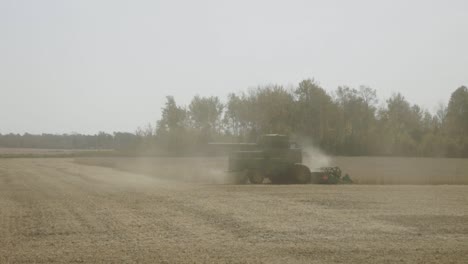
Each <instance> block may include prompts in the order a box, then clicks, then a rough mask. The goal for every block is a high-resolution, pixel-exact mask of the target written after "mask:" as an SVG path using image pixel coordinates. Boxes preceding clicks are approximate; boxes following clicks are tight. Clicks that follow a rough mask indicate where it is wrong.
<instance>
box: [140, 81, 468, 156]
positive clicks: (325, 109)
mask: <svg viewBox="0 0 468 264" xmlns="http://www.w3.org/2000/svg"><path fill="white" fill-rule="evenodd" d="M152 131H153V130H152V129H147V130H146V133H143V134H144V135H145V136H146V137H149V138H152V139H153V142H154V143H155V144H156V145H157V146H158V148H161V149H164V150H165V151H167V152H173V153H184V152H187V151H189V152H190V151H193V150H194V149H195V150H196V149H200V148H203V146H205V145H206V143H207V142H210V141H217V140H218V141H231V142H243V141H244V142H245V141H249V142H252V141H255V139H256V138H257V137H258V136H259V135H261V134H266V133H280V134H287V135H290V136H291V137H292V138H294V139H296V140H297V141H299V142H302V143H306V144H313V145H315V146H317V147H320V148H321V149H322V150H324V151H326V152H327V153H329V154H333V155H349V156H355V155H384V156H432V157H468V89H467V87H465V86H462V87H459V88H458V89H456V90H455V91H454V92H453V93H452V95H451V98H450V101H449V102H448V105H440V106H439V108H438V109H437V111H436V112H435V113H431V112H430V111H428V110H426V109H423V108H421V107H420V106H418V105H416V104H412V103H410V102H409V101H408V100H406V98H405V97H404V96H403V95H402V94H400V93H396V94H394V95H392V96H391V97H390V98H388V99H387V100H385V101H384V102H383V103H380V104H379V100H378V97H377V93H376V90H375V89H372V88H370V87H366V86H361V87H359V88H351V87H347V86H342V87H338V88H337V89H336V90H335V91H333V92H331V93H328V92H327V91H326V90H325V89H323V88H322V87H321V86H320V85H319V84H318V83H317V82H316V81H314V80H313V79H307V80H304V81H302V82H300V83H299V84H298V85H297V87H294V88H285V87H283V86H280V85H266V86H260V87H256V88H253V89H249V90H248V91H245V92H239V93H231V94H229V95H228V97H227V100H226V102H225V103H223V102H222V101H221V100H220V99H219V98H218V97H200V96H195V97H194V98H193V99H192V101H191V102H190V104H189V105H188V106H182V105H177V104H176V101H175V99H174V98H173V97H172V96H168V97H167V99H166V104H165V106H164V107H163V109H162V117H161V119H160V120H159V121H158V122H157V125H156V129H155V130H154V133H152Z"/></svg>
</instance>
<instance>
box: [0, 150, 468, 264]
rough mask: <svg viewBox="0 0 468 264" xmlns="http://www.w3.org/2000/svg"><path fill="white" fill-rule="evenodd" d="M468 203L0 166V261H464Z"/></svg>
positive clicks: (463, 194)
mask: <svg viewBox="0 0 468 264" xmlns="http://www.w3.org/2000/svg"><path fill="white" fill-rule="evenodd" d="M108 161H109V160H108ZM120 161H122V160H120ZM99 162H100V161H99ZM112 162H113V164H114V166H120V164H121V162H118V163H116V162H115V161H112ZM173 162H176V161H173ZM206 162H207V163H205V164H204V166H207V165H208V164H209V161H206ZM109 164H110V163H109ZM109 164H107V165H109ZM161 164H166V165H167V166H169V160H165V161H164V162H162V161H161ZM175 165H177V166H180V164H178V163H175ZM202 165H203V164H202ZM167 168H169V167H167ZM200 171H201V169H200ZM193 172H196V170H195V171H193ZM184 173H185V172H184ZM186 173H190V171H187V172H186ZM162 174H164V172H162ZM162 174H160V175H162ZM181 179H182V178H181ZM467 204H468V186H454V185H453V186H447V185H442V186H433V185H426V186H415V185H413V186H405V185H385V186H377V185H335V186H332V185H288V186H280V185H278V186H274V185H220V184H201V183H194V182H191V183H187V182H183V181H167V180H164V179H162V178H160V177H156V176H155V175H153V176H148V175H143V174H137V173H130V172H125V171H122V170H114V169H111V168H106V167H96V166H84V165H80V164H77V163H74V162H73V160H71V159H53V158H48V159H0V263H77V262H78V263H94V262H99V263H101V262H113V263H122V262H125V263H135V262H140V263H207V262H208V263H219V262H230V263H395V262H400V263H466V256H468V206H467Z"/></svg>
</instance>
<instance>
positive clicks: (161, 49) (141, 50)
mask: <svg viewBox="0 0 468 264" xmlns="http://www.w3.org/2000/svg"><path fill="white" fill-rule="evenodd" d="M467 12H468V1H466V0H460V1H447V0H446V1H442V0H441V1H431V0H424V1H422V0H417V1H409V0H398V1H396V0H393V1H378V0H372V1H361V0H358V1H346V0H343V1H332V0H323V1H314V0H304V1H291V0H288V1H272V0H268V1H253V0H248V1H247V0H246V1H239V0H236V1H220V0H198V1H115V0H113V1H97V0H92V1H91V0H90V1H84V0H80V1H71V0H70V1H64V0H56V1H48V0H41V1H35V0H30V1H21V0H11V1H7V0H0V100H1V101H0V133H9V132H14V133H24V132H31V133H42V132H46V133H70V132H79V133H96V132H98V131H106V132H113V131H129V132H133V131H135V129H136V128H137V127H138V126H142V125H145V124H147V123H148V122H152V123H154V122H155V121H156V120H157V119H159V117H160V109H161V107H162V106H163V105H164V102H165V96H166V95H174V96H175V98H176V101H177V102H178V103H180V104H187V103H188V102H189V101H190V99H191V98H192V97H193V95H195V94H199V95H202V96H211V95H216V96H220V97H221V98H223V100H224V99H225V96H226V95H227V93H229V92H233V91H241V90H246V89H247V88H248V87H254V86H257V85H262V84H269V83H277V84H283V85H286V86H288V85H296V84H297V83H298V82H299V81H301V80H303V79H305V78H315V79H316V80H318V81H319V82H320V84H321V85H322V86H323V87H324V88H325V89H327V90H328V91H332V90H334V89H336V88H337V87H338V86H340V85H348V86H351V87H358V86H359V85H361V84H364V85H368V86H370V87H372V88H375V89H377V92H378V94H379V97H380V98H381V99H382V100H381V102H383V101H384V99H385V98H386V97H388V96H390V95H391V94H392V92H398V91H399V92H401V93H403V95H404V96H405V97H406V98H407V99H408V100H409V101H411V102H413V103H418V104H420V105H422V106H423V107H426V108H427V109H429V110H431V111H432V110H434V109H435V107H436V106H437V104H438V103H440V102H447V101H448V98H449V96H450V93H451V92H452V91H454V90H455V89H456V88H458V87H459V86H461V85H468V13H467Z"/></svg>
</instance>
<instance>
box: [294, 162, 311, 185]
mask: <svg viewBox="0 0 468 264" xmlns="http://www.w3.org/2000/svg"><path fill="white" fill-rule="evenodd" d="M293 177H294V179H295V181H296V182H297V183H299V184H306V183H309V182H310V180H311V178H312V173H311V172H310V170H309V168H308V167H307V166H305V165H302V164H295V165H294V167H293Z"/></svg>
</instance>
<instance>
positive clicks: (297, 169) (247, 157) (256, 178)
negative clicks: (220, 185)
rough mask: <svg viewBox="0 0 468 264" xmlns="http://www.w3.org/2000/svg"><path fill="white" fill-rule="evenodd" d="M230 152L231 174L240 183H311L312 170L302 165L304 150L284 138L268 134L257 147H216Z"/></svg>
mask: <svg viewBox="0 0 468 264" xmlns="http://www.w3.org/2000/svg"><path fill="white" fill-rule="evenodd" d="M214 145H218V146H223V147H227V148H228V149H231V151H230V154H229V166H228V171H229V172H230V173H233V174H235V175H236V178H237V179H238V182H243V181H247V180H248V181H250V182H251V183H256V184H258V183H262V182H263V180H264V179H265V178H268V179H269V180H270V181H271V182H272V183H300V184H304V183H308V182H310V179H311V172H310V170H309V168H308V167H307V166H305V165H302V149H301V148H299V147H298V146H297V145H296V144H294V143H291V142H289V138H288V137H287V136H285V135H278V134H269V135H263V136H261V137H260V138H259V140H258V142H257V143H240V144H232V143H226V144H223V143H215V144H214Z"/></svg>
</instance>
